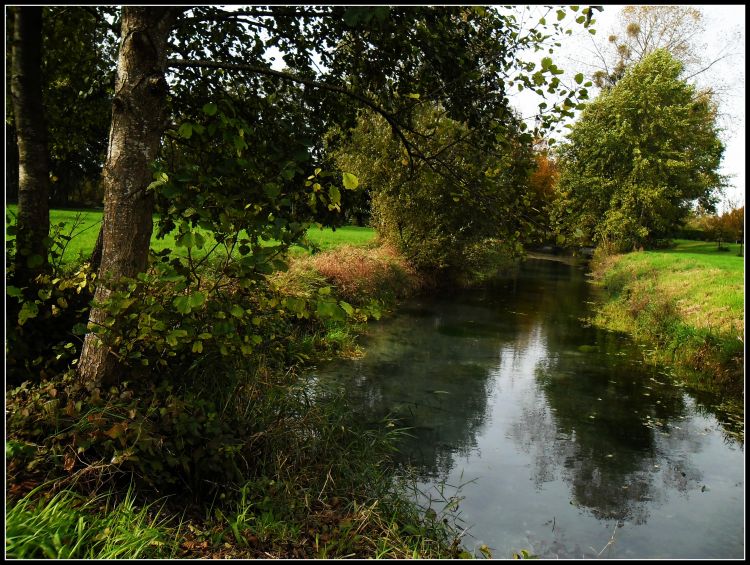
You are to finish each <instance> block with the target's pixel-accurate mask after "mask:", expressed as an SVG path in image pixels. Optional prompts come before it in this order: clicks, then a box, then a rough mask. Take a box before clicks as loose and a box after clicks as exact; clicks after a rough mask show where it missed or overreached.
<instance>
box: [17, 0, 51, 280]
mask: <svg viewBox="0 0 750 565" xmlns="http://www.w3.org/2000/svg"><path fill="white" fill-rule="evenodd" d="M11 13H12V14H13V15H14V22H13V47H12V51H11V57H12V62H11V98H12V101H13V116H14V119H15V127H16V133H17V139H18V221H17V224H16V230H17V231H16V259H15V278H16V284H17V285H18V286H26V285H28V284H29V283H31V282H32V281H33V279H34V277H36V275H38V274H39V273H42V272H44V271H45V270H46V269H47V266H48V255H47V252H48V248H47V245H46V241H45V238H47V237H48V236H49V162H48V157H47V127H46V124H45V121H44V105H43V104H42V77H41V69H42V8H41V7H38V6H35V7H25V6H24V7H16V8H13V9H12V12H11Z"/></svg>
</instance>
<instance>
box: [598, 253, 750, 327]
mask: <svg viewBox="0 0 750 565" xmlns="http://www.w3.org/2000/svg"><path fill="white" fill-rule="evenodd" d="M675 243H676V246H675V247H674V248H672V249H664V250H655V251H645V252H643V253H629V254H627V255H623V256H620V258H618V260H617V262H616V263H615V264H614V265H612V269H613V270H612V272H611V273H610V275H609V279H610V283H612V282H614V283H615V286H617V283H616V280H617V279H618V278H619V279H622V278H623V277H624V278H627V279H630V278H636V279H639V280H643V279H652V280H653V281H654V284H655V285H656V288H657V289H658V292H660V293H664V294H666V295H667V296H669V297H670V298H671V299H673V300H674V301H675V304H676V307H677V310H678V312H679V313H680V317H681V318H682V319H683V320H684V321H685V322H687V323H688V324H690V325H692V326H695V327H697V328H705V329H709V330H716V331H720V332H736V333H737V334H738V335H742V332H743V330H744V312H745V307H744V287H745V276H744V257H739V256H738V255H737V254H738V252H739V245H737V244H725V245H727V247H729V250H727V251H718V250H717V245H716V243H707V242H702V241H689V240H675Z"/></svg>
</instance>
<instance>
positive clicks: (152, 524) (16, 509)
mask: <svg viewBox="0 0 750 565" xmlns="http://www.w3.org/2000/svg"><path fill="white" fill-rule="evenodd" d="M43 493H44V487H37V488H36V489H34V490H32V491H31V492H30V493H29V494H27V495H26V496H25V497H24V498H22V499H21V500H19V501H18V502H16V503H14V504H10V505H9V507H8V509H7V512H6V516H5V551H6V556H7V557H10V558H13V559H45V558H46V559H137V558H160V557H173V556H174V555H175V554H176V551H177V544H176V542H175V539H176V538H175V535H174V534H175V531H176V529H178V528H176V527H174V526H171V525H169V521H168V520H167V519H166V518H165V517H164V515H162V513H161V510H160V509H157V508H156V505H155V504H154V503H152V504H150V505H146V506H143V507H141V508H138V507H137V506H136V504H135V499H134V496H133V491H132V490H128V491H127V493H126V494H125V498H124V499H123V500H121V501H119V502H116V501H115V500H114V496H113V495H112V493H107V494H104V495H99V496H96V497H94V498H91V499H86V498H84V497H83V496H81V495H80V494H77V493H75V492H73V491H70V490H63V491H60V492H58V493H56V494H55V495H54V496H52V497H50V498H45V497H44V496H43Z"/></svg>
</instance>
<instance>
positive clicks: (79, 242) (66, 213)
mask: <svg viewBox="0 0 750 565" xmlns="http://www.w3.org/2000/svg"><path fill="white" fill-rule="evenodd" d="M16 212H17V206H16V205H14V204H13V205H7V206H6V223H7V222H8V221H10V222H11V223H12V222H14V218H15V215H16ZM60 223H64V224H65V226H64V227H63V228H62V229H61V230H60V233H61V234H63V235H69V236H71V239H70V241H69V242H68V244H67V246H66V248H65V251H64V254H63V263H66V264H71V263H76V262H78V261H79V260H81V259H84V258H88V257H89V256H90V255H91V251H92V250H93V249H94V245H95V244H96V238H97V236H98V235H99V229H100V227H101V223H102V212H101V211H99V210H50V226H51V227H52V230H53V232H54V230H55V229H56V226H57V225H59V224H60ZM203 233H204V235H206V240H207V241H209V242H210V241H212V238H211V237H210V235H208V234H207V232H203ZM375 235H376V234H375V230H373V229H372V228H368V227H358V226H343V227H340V228H336V229H335V230H334V229H333V228H318V227H315V226H313V227H311V228H310V230H309V231H308V232H307V239H308V241H309V242H310V243H312V244H313V245H314V246H315V247H317V248H318V249H320V250H321V251H327V250H329V249H333V248H335V247H338V246H339V245H354V246H367V245H370V244H371V243H373V242H374V241H375ZM266 244H267V245H273V244H274V242H273V241H269V242H267V243H266ZM151 248H152V249H153V250H155V251H160V250H162V249H165V248H171V249H176V247H175V237H174V234H171V233H170V234H167V236H166V237H164V238H163V239H157V238H156V236H153V237H152V239H151ZM304 252H305V251H304V250H303V248H301V247H295V248H292V253H294V254H301V253H304Z"/></svg>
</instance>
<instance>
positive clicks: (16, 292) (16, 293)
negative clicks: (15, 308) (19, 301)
mask: <svg viewBox="0 0 750 565" xmlns="http://www.w3.org/2000/svg"><path fill="white" fill-rule="evenodd" d="M5 294H7V295H8V296H12V297H14V298H19V297H21V296H23V292H22V291H21V289H20V288H18V287H15V286H7V287H5Z"/></svg>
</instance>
